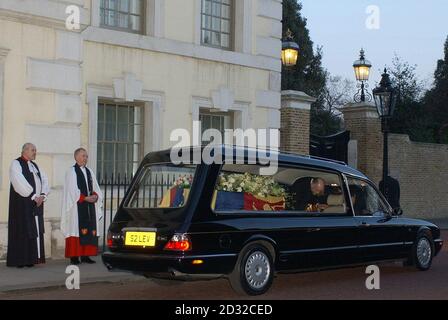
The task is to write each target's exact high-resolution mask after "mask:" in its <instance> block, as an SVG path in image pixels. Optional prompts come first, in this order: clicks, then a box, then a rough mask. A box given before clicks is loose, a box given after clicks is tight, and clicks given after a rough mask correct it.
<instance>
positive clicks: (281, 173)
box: [211, 164, 347, 215]
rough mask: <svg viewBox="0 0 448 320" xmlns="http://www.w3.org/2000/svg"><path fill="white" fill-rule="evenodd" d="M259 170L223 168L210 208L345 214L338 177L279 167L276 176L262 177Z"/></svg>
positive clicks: (330, 174) (239, 166)
mask: <svg viewBox="0 0 448 320" xmlns="http://www.w3.org/2000/svg"><path fill="white" fill-rule="evenodd" d="M259 169H260V166H257V165H240V164H238V165H233V164H226V165H224V166H223V167H222V170H221V172H220V174H219V176H218V180H217V183H216V186H215V190H214V193H213V199H212V204H211V205H212V209H214V210H215V211H216V212H235V211H263V212H265V211H296V212H303V213H309V214H325V215H327V214H328V215H345V214H347V206H346V202H345V197H344V193H343V188H342V182H341V178H340V175H339V174H336V173H331V172H324V171H315V170H309V169H300V168H289V167H279V168H278V171H277V173H276V174H275V175H271V176H262V175H260V174H259V172H260V170H259Z"/></svg>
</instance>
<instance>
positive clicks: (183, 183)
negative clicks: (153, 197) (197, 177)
mask: <svg viewBox="0 0 448 320" xmlns="http://www.w3.org/2000/svg"><path fill="white" fill-rule="evenodd" d="M192 182H193V176H192V175H189V176H187V175H183V176H180V177H179V178H177V180H176V181H175V182H174V186H175V187H178V188H184V189H190V188H191V184H192Z"/></svg>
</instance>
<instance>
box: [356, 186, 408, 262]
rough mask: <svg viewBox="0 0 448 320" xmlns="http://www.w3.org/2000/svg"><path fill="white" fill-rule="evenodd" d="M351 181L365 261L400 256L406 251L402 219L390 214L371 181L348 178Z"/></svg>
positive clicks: (360, 249) (360, 247)
mask: <svg viewBox="0 0 448 320" xmlns="http://www.w3.org/2000/svg"><path fill="white" fill-rule="evenodd" d="M348 183H349V188H350V192H351V194H352V202H353V208H354V211H355V219H356V221H357V223H358V230H359V251H360V254H361V256H362V257H363V261H364V262H367V261H379V260H384V259H393V258H397V257H400V255H402V253H403V251H404V237H403V236H404V234H403V231H404V229H403V225H401V224H400V220H399V219H397V218H395V217H392V216H391V214H390V212H389V207H388V205H387V204H386V203H385V202H384V200H383V198H382V197H381V195H380V194H379V192H378V191H377V190H376V188H375V187H374V186H373V185H372V184H371V183H370V182H367V181H364V180H360V179H353V178H348Z"/></svg>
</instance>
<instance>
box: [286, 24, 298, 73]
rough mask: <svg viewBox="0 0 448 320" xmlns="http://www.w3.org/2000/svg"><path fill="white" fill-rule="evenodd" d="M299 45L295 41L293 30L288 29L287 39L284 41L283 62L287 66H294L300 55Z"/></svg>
mask: <svg viewBox="0 0 448 320" xmlns="http://www.w3.org/2000/svg"><path fill="white" fill-rule="evenodd" d="M299 50H300V48H299V45H298V44H297V43H295V42H294V41H293V35H292V32H291V30H289V29H288V31H286V39H285V40H283V41H282V64H283V66H284V67H286V68H291V67H294V66H295V65H296V64H297V59H298V57H299Z"/></svg>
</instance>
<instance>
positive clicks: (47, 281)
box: [0, 257, 140, 299]
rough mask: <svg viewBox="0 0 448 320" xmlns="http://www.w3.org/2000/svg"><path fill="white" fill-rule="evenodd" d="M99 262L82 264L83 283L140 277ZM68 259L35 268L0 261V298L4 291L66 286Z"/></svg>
mask: <svg viewBox="0 0 448 320" xmlns="http://www.w3.org/2000/svg"><path fill="white" fill-rule="evenodd" d="M95 259H96V260H97V261H98V262H99V263H96V264H93V265H88V264H82V265H80V278H81V279H80V280H81V283H82V284H87V283H92V282H95V283H97V282H110V283H113V282H117V281H121V282H125V281H131V280H133V279H140V278H139V277H137V276H134V275H132V274H129V273H123V272H117V273H115V272H114V273H111V272H108V271H107V269H106V268H105V267H104V265H103V264H102V263H101V261H100V260H101V259H100V258H99V257H98V258H95ZM67 266H68V260H56V261H55V260H48V261H47V263H46V264H45V265H37V266H35V267H33V268H23V269H17V268H7V267H6V265H5V263H0V299H1V298H2V293H3V292H13V291H14V292H15V291H21V290H24V289H33V290H34V289H39V288H44V287H57V286H64V288H65V280H66V278H67V276H68V274H66V273H65V272H66V268H67Z"/></svg>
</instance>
